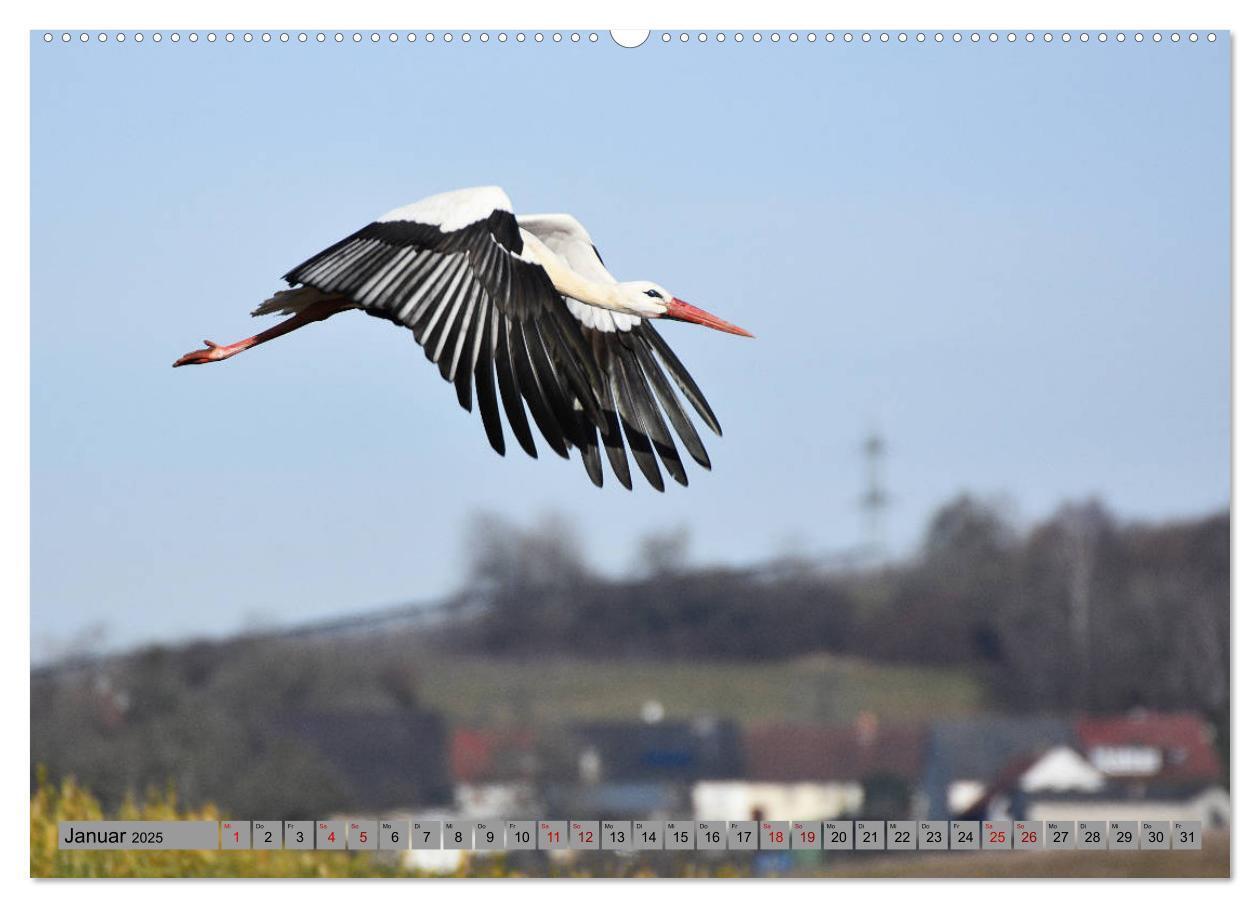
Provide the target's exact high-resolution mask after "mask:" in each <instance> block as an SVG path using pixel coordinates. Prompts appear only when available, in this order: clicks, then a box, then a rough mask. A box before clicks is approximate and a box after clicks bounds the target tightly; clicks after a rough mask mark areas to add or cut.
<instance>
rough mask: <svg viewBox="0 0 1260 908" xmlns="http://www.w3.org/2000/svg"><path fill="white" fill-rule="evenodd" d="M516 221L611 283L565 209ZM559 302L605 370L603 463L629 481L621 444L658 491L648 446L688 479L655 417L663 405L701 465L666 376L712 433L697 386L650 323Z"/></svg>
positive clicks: (697, 444)
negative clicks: (626, 448)
mask: <svg viewBox="0 0 1260 908" xmlns="http://www.w3.org/2000/svg"><path fill="white" fill-rule="evenodd" d="M518 223H519V224H520V227H521V229H522V230H527V231H528V232H529V233H531V234H533V235H534V236H536V237H537V238H538V239H540V240H542V242H543V243H544V244H545V245H546V246H547V248H548V249H550V250H551V251H552V252H554V253H555V254H556V255H557V256H559V257H560V258H561V259H562V260H564V261H565V262H566V263H567V264H568V266H569V267H570V268H572V269H573V270H574V271H576V272H577V273H578V274H580V275H582V276H583V277H585V278H587V279H588V280H592V281H596V282H598V283H606V284H615V283H616V282H617V281H616V278H614V277H613V276H612V274H610V273H609V271H608V269H607V267H606V266H605V265H604V260H603V258H602V257H601V256H600V254H599V250H597V249H596V248H595V244H594V242H592V240H591V237H590V234H588V233H587V232H586V228H584V227H583V226H582V225H581V223H580V222H579V221H578V220H577V218H575V217H573V216H572V215H569V214H538V215H521V217H520V218H519V219H518ZM565 304H566V305H567V306H568V308H569V312H570V313H571V314H572V315H573V317H574V318H575V319H577V320H578V321H579V322H580V323H581V324H582V334H583V335H584V336H585V338H586V340H587V341H588V343H589V344H590V345H591V349H592V351H593V352H594V354H595V360H596V362H597V363H598V364H599V366H600V368H601V370H602V371H603V373H604V380H605V384H604V396H602V397H601V398H600V404H601V406H603V407H604V409H605V410H606V411H607V412H608V417H609V418H608V422H609V427H608V431H607V432H602V440H603V442H604V450H605V451H606V452H607V454H608V462H609V464H610V465H611V466H612V468H613V472H614V473H616V475H617V478H618V479H619V480H620V481H621V484H622V485H624V486H625V487H626V488H630V485H631V481H630V468H629V465H628V464H627V462H626V454H625V446H626V445H627V444H628V445H629V447H630V452H631V454H632V455H633V456H634V459H635V462H636V463H637V464H638V465H639V469H640V470H641V471H642V472H643V475H644V476H645V477H646V478H647V480H648V482H650V483H651V484H652V486H653V487H654V488H657V489H662V488H663V487H664V484H663V482H662V481H661V474H660V470H659V469H658V467H657V463H656V459H655V457H654V456H653V451H655V453H656V455H658V456H659V457H660V458H661V461H662V462H663V463H664V464H665V469H666V470H667V471H668V472H669V474H670V475H671V476H673V477H674V479H675V480H677V481H678V482H679V483H681V484H682V485H686V484H687V473H686V471H685V470H684V468H683V463H682V458H681V457H680V456H679V453H678V449H677V447H676V446H675V444H674V440H673V438H672V437H671V436H670V434H669V429H668V428H667V427H666V425H665V419H664V418H662V412H661V411H662V410H663V411H664V416H665V417H667V418H668V420H669V423H670V425H672V426H673V427H674V431H675V432H676V433H677V434H678V438H679V439H680V440H681V441H682V444H683V447H685V448H686V449H687V452H688V453H689V454H690V455H691V456H692V457H693V458H694V459H695V461H696V462H697V463H698V464H700V465H701V466H703V467H705V468H706V469H708V467H709V455H708V452H707V451H705V449H704V444H703V442H701V440H700V435H699V433H698V432H697V431H696V429H695V426H693V425H692V423H691V420H690V418H689V417H688V416H687V412H686V411H685V410H684V409H683V407H682V405H681V403H680V402H679V400H678V397H677V395H676V394H675V393H674V389H673V387H672V386H671V384H670V379H673V382H674V384H676V385H677V386H678V389H679V390H681V391H682V393H683V396H684V397H686V398H687V400H688V401H690V402H691V405H692V406H693V407H694V408H695V410H696V412H697V413H698V414H699V416H700V418H701V419H702V420H703V421H704V424H705V425H707V426H708V427H709V428H710V429H711V430H712V431H713V432H714V433H715V434H717V435H721V434H722V428H721V426H720V425H718V421H717V417H716V416H715V415H714V413H713V409H712V407H710V406H709V402H708V401H707V400H705V399H704V394H703V393H702V392H701V391H700V387H699V385H697V384H696V381H695V379H693V378H692V377H691V374H690V373H689V372H688V371H687V369H686V368H685V367H684V366H683V364H682V363H681V362H680V361H679V359H678V357H677V356H675V355H674V351H673V350H671V349H670V348H669V346H668V345H667V344H666V343H665V341H664V340H663V339H662V338H661V336H660V335H659V334H658V333H657V332H656V328H655V327H653V325H652V323H651V321H650V320H648V319H645V318H640V317H639V316H635V315H626V314H623V313H620V312H611V311H609V310H607V309H601V308H599V307H597V306H590V305H587V304H586V303H584V302H582V301H580V300H575V299H572V298H569V297H565ZM667 375H668V378H667V377H666V376H667ZM614 413H615V414H616V416H615V417H614V415H613V414H614ZM618 421H619V422H620V423H621V426H622V428H624V430H625V440H624V441H623V439H622V433H621V432H620V431H619V430H618V426H617V423H618ZM592 456H593V457H594V458H595V468H598V463H599V462H598V457H599V452H598V451H588V450H587V449H583V457H584V459H585V460H587V461H588V463H587V470H588V471H590V470H591V464H590V462H589V461H590V459H591V457H592Z"/></svg>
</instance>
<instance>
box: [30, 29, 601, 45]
mask: <svg viewBox="0 0 1260 908" xmlns="http://www.w3.org/2000/svg"><path fill="white" fill-rule="evenodd" d="M43 37H44V43H45V44H51V43H53V42H54V41H58V40H60V41H61V42H62V43H63V44H70V43H71V42H74V41H78V42H79V43H80V44H87V43H89V42H91V41H96V42H97V43H100V44H104V43H106V42H111V41H112V42H116V43H118V44H123V43H126V42H128V41H131V42H133V43H137V44H141V43H144V42H145V41H151V42H153V43H154V44H161V43H162V42H163V41H168V42H170V43H172V44H178V43H179V42H180V41H188V42H190V43H194V44H195V43H196V42H198V41H209V42H210V43H212V44H213V43H215V42H218V41H226V42H227V43H228V44H233V43H235V42H237V41H243V42H244V43H246V44H252V43H253V42H254V41H261V42H262V43H263V44H270V43H271V42H272V41H279V42H280V43H281V44H287V43H288V42H289V41H296V42H297V43H299V44H305V43H306V42H308V41H314V42H315V43H317V44H324V43H333V44H342V43H345V42H350V43H354V44H360V43H363V42H368V43H371V44H381V43H388V44H399V43H408V44H415V43H416V42H417V41H424V42H427V43H429V44H433V43H445V44H453V43H462V44H472V43H474V42H475V43H480V44H490V43H492V42H497V43H499V44H506V43H508V42H509V41H515V42H516V43H517V44H525V43H527V42H532V43H534V44H541V43H543V42H544V41H550V42H552V43H560V42H568V43H570V44H580V43H583V42H588V43H591V44H594V43H595V42H597V41H599V35H598V34H596V33H595V32H545V33H544V32H532V33H526V32H515V33H509V32H276V33H272V32H61V33H60V34H56V33H53V32H44V35H43Z"/></svg>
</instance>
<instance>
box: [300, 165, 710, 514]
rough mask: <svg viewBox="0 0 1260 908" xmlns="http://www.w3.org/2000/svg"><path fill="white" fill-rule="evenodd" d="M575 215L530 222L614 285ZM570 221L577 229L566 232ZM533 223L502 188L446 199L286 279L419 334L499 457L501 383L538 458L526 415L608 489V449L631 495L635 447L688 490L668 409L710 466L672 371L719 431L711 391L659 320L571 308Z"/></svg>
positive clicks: (651, 466) (336, 248)
mask: <svg viewBox="0 0 1260 908" xmlns="http://www.w3.org/2000/svg"><path fill="white" fill-rule="evenodd" d="M563 217H564V218H567V222H565V221H563V220H562V219H559V218H557V217H555V216H543V217H540V218H534V219H530V223H532V224H533V227H536V228H537V229H536V230H535V229H533V228H527V229H529V230H530V232H531V233H534V235H535V236H537V237H538V238H539V239H540V240H542V242H544V243H545V244H546V245H547V247H548V248H550V249H552V250H553V251H555V252H556V254H557V255H558V256H560V257H561V258H562V259H564V260H565V261H567V262H568V263H569V265H570V267H572V268H573V269H574V270H575V271H578V272H579V273H582V274H585V275H587V276H588V277H590V278H591V279H598V280H601V281H604V280H607V281H612V276H611V275H609V274H608V272H607V270H605V269H604V268H603V266H602V264H601V263H599V259H598V254H597V253H595V251H594V248H593V247H592V246H591V245H590V242H589V238H586V240H585V248H586V249H588V250H589V252H588V253H586V255H587V256H589V258H590V259H592V260H593V261H594V263H595V266H597V267H598V269H599V275H598V276H596V275H595V274H593V273H592V266H591V264H590V262H588V261H586V259H585V258H584V255H583V246H582V243H581V242H580V241H578V239H577V237H578V236H579V235H580V236H581V237H585V235H586V231H585V230H583V229H582V227H581V225H580V224H578V223H577V222H576V221H575V220H573V219H572V218H569V217H568V216H567V215H566V216H563ZM570 224H571V226H572V227H575V228H576V232H574V231H572V230H567V229H566V228H568V227H569V226H570ZM523 225H524V219H522V222H520V223H518V219H517V218H516V216H515V215H514V214H513V213H512V206H511V202H510V201H509V199H508V197H507V194H506V193H504V192H503V190H502V189H499V188H498V187H483V188H478V189H465V190H459V191H456V192H449V193H443V194H442V195H437V196H432V197H430V198H428V199H424V200H422V201H420V202H416V203H415V204H412V205H408V206H405V207H403V208H398V209H395V210H394V211H391V212H389V213H387V214H385V215H383V216H382V217H380V218H379V219H377V220H376V221H374V222H372V223H371V224H368V225H367V226H366V227H364V228H363V229H362V230H359V231H358V232H356V233H354V234H351V235H350V236H348V237H346V238H345V239H343V240H341V241H340V242H338V243H335V244H333V245H332V246H330V247H328V248H327V249H325V250H324V251H322V252H320V253H318V254H317V255H315V256H312V257H311V258H309V259H307V260H306V261H305V262H303V263H302V264H300V265H298V266H297V267H296V268H294V269H293V270H292V271H290V272H289V273H288V274H286V275H285V280H286V281H288V282H289V284H290V285H295V284H303V285H306V286H309V287H314V288H316V289H318V290H321V291H324V292H325V293H335V294H338V295H340V296H343V297H345V298H347V299H349V300H352V301H353V302H355V303H356V304H357V305H359V306H360V307H362V308H363V309H364V310H365V311H366V312H367V313H368V314H369V315H374V316H377V317H380V318H386V319H389V320H390V321H392V322H394V323H395V324H397V325H401V326H404V327H406V328H409V329H410V330H411V332H412V334H413V335H414V336H415V339H416V342H417V343H418V344H420V345H421V346H422V347H423V348H424V351H425V355H426V356H428V358H429V359H430V360H431V361H433V362H435V363H437V365H438V368H439V370H440V372H441V374H442V377H443V378H445V379H446V380H447V381H449V382H452V383H453V384H454V386H455V392H456V396H457V398H458V399H459V403H460V405H461V406H463V407H464V409H466V410H469V411H471V410H472V392H473V387H474V385H475V387H476V391H477V404H478V408H479V410H480V412H481V418H482V422H483V424H484V425H485V430H486V437H487V438H488V439H489V441H490V444H491V445H492V446H493V447H494V449H495V450H496V451H498V452H499V453H500V454H503V453H504V452H505V444H504V435H503V429H502V425H501V423H500V420H499V409H498V403H497V402H496V391H495V388H496V380H497V387H498V395H497V397H498V399H500V400H501V401H502V405H503V412H504V414H505V415H506V416H507V420H508V424H509V425H510V426H511V428H512V431H513V434H515V436H516V439H517V441H518V442H519V443H520V445H521V447H522V448H523V449H524V450H525V452H526V453H528V454H529V455H530V456H531V457H536V456H537V449H536V448H535V445H534V439H533V435H532V433H531V431H530V426H529V420H528V418H527V417H526V413H525V410H526V407H528V410H529V413H530V414H531V415H532V416H533V421H534V423H535V425H536V426H537V427H538V430H539V432H541V433H542V435H543V438H544V439H545V440H546V442H547V444H548V445H550V446H551V447H552V448H553V449H554V450H555V451H556V453H557V454H559V455H560V456H561V457H565V458H568V456H569V453H568V452H569V448H571V447H576V448H577V449H578V450H579V451H580V452H581V453H582V460H583V463H584V464H585V466H586V470H587V473H588V474H589V475H590V477H591V480H592V481H593V482H594V483H595V484H596V485H602V484H603V470H602V466H601V461H600V455H599V441H600V439H601V438H602V440H603V443H604V447H605V450H606V451H607V453H608V459H609V462H610V464H611V465H612V467H613V471H614V473H616V475H617V478H618V479H619V480H620V481H621V483H622V484H623V485H625V486H626V488H630V486H631V480H630V471H629V466H628V463H627V458H626V453H625V446H626V445H627V444H628V445H629V447H630V450H631V452H632V454H633V456H634V458H635V460H636V462H637V463H638V464H639V468H640V469H641V470H642V471H643V473H644V475H645V476H646V477H647V479H648V481H649V482H650V483H651V484H652V485H653V486H654V487H655V488H657V489H662V490H663V488H664V484H663V482H662V481H661V475H660V470H659V469H658V467H657V463H656V459H655V457H654V455H653V450H655V451H656V453H657V454H659V455H660V457H661V459H662V460H663V461H664V463H665V466H666V469H667V470H668V471H669V473H670V474H671V475H672V476H674V478H675V479H677V480H678V481H679V482H680V483H682V484H684V485H685V484H686V482H687V477H686V473H685V472H684V470H683V467H682V461H681V459H680V458H679V455H678V452H677V449H676V448H675V447H674V444H673V440H672V439H671V438H670V435H669V432H668V430H667V429H666V428H665V424H664V421H663V420H662V418H661V413H660V410H659V409H658V407H657V399H659V401H660V406H661V407H663V408H664V410H665V412H666V414H668V416H669V419H670V421H671V422H672V423H673V425H674V428H675V430H676V431H677V432H678V433H679V436H680V438H682V440H683V444H684V446H685V447H686V448H687V450H688V451H689V452H690V453H691V454H692V456H693V457H695V458H696V460H697V461H698V462H699V463H701V464H702V465H704V466H706V467H707V466H708V465H709V462H708V456H707V454H706V453H705V450H704V447H703V445H702V444H701V443H700V440H699V436H698V435H697V434H696V432H695V429H694V428H693V427H692V426H691V423H690V422H689V421H688V420H687V417H686V414H685V413H683V411H682V408H681V407H680V406H679V404H678V400H677V398H676V397H675V396H674V394H673V391H672V390H671V389H670V386H669V383H668V381H667V380H666V378H665V374H664V373H666V372H667V373H669V375H670V376H672V378H673V380H674V381H675V382H677V383H678V385H679V387H680V388H681V389H682V391H683V394H684V395H685V396H686V397H687V398H688V399H689V400H690V401H691V402H692V404H693V405H694V406H695V407H696V409H697V411H698V412H699V413H700V415H701V418H702V419H703V420H704V421H705V423H706V424H707V425H708V426H709V427H710V428H711V429H712V430H713V431H714V432H717V433H719V434H720V433H721V430H720V428H719V427H718V424H717V420H716V418H714V416H713V413H712V410H711V409H710V408H709V406H708V404H707V403H706V402H705V400H704V397H703V396H702V395H701V394H700V391H699V388H697V387H696V385H695V382H694V381H693V380H692V379H691V376H690V375H688V374H687V372H686V370H685V369H683V367H682V364H681V363H679V362H678V359H677V357H675V356H674V354H673V353H672V352H671V351H670V350H669V348H668V347H666V346H665V344H664V342H663V341H662V340H661V339H660V336H659V335H658V334H657V333H656V332H655V330H653V329H652V327H651V325H650V324H649V323H648V322H647V321H644V320H641V319H638V318H637V317H634V316H623V315H620V314H614V313H611V312H608V311H607V310H603V309H598V308H596V307H592V306H587V305H586V304H585V303H581V302H579V301H577V300H571V299H566V298H562V297H561V296H560V294H559V293H558V292H557V291H556V288H555V286H554V285H553V284H552V282H551V280H550V279H549V278H548V276H547V273H546V271H545V270H544V268H543V267H542V265H541V264H540V263H539V262H538V261H536V260H535V259H534V257H533V256H531V255H530V253H529V250H528V249H527V248H526V247H525V244H524V242H523V240H522V236H521V229H522V226H523ZM565 243H567V244H569V245H568V247H567V248H565V247H564V244H565ZM557 244H561V248H558V247H557ZM657 357H659V359H660V362H659V364H658V362H657ZM662 367H663V371H662ZM653 391H655V395H656V396H655V397H654V396H653ZM619 423H620V426H622V427H624V430H625V432H624V440H623V435H622V431H621V428H620V427H619V425H618V424H619Z"/></svg>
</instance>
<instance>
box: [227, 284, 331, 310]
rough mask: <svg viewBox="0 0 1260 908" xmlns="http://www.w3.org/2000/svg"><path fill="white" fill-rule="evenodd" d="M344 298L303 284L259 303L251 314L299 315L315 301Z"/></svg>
mask: <svg viewBox="0 0 1260 908" xmlns="http://www.w3.org/2000/svg"><path fill="white" fill-rule="evenodd" d="M336 299H342V296H341V294H339V293H326V292H324V291H323V290H320V289H319V288H317V287H309V286H307V285H305V284H303V285H302V286H301V287H294V288H293V289H292V290H280V291H278V292H277V293H275V294H274V295H272V296H271V297H269V298H268V299H265V300H263V301H262V302H261V303H259V304H258V308H257V309H255V310H254V311H253V312H251V313H250V315H297V314H298V313H299V312H301V311H302V310H303V309H305V308H306V307H307V306H311V305H313V304H315V303H322V302H328V301H331V300H336Z"/></svg>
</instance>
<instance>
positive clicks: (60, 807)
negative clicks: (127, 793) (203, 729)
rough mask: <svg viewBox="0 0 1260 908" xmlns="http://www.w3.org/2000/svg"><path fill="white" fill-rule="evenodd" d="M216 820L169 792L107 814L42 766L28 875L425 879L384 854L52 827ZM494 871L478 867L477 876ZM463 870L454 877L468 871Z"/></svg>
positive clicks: (208, 808)
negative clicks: (72, 835) (173, 843)
mask: <svg viewBox="0 0 1260 908" xmlns="http://www.w3.org/2000/svg"><path fill="white" fill-rule="evenodd" d="M106 819H118V820H218V819H219V814H218V811H217V810H216V809H215V807H214V806H213V805H211V804H206V805H203V806H201V807H199V808H196V809H192V810H181V809H180V808H179V806H178V804H177V801H176V797H175V793H174V791H173V790H167V791H164V792H163V791H156V790H152V791H149V792H148V793H147V794H146V795H145V797H144V798H143V799H142V800H140V801H137V800H135V799H131V798H129V799H128V800H127V802H126V803H125V804H123V805H122V807H121V808H120V809H119V810H118V813H117V815H116V816H112V817H107V816H105V815H104V813H103V811H102V810H101V805H100V802H99V801H97V800H96V798H94V797H93V796H92V794H91V792H89V791H87V790H86V789H84V788H83V787H82V786H80V785H79V784H77V783H76V782H75V780H74V779H72V778H67V779H64V780H62V782H61V783H60V784H54V783H52V782H49V781H48V779H47V777H46V775H45V773H44V772H43V771H42V770H40V771H39V773H38V776H37V784H36V788H35V792H34V794H33V795H32V796H31V876H32V877H233V878H242V877H243V878H255V877H397V876H426V875H427V874H424V873H421V872H418V871H414V870H412V869H410V868H408V867H406V866H404V865H403V864H402V863H401V862H400V861H399V860H398V859H397V856H396V855H393V854H390V853H388V852H337V851H60V850H58V848H57V824H58V823H59V822H62V821H67V820H106ZM487 870H490V874H489V875H494V872H493V869H491V868H487V867H484V866H482V867H479V868H478V873H477V875H478V876H485V875H487ZM467 872H468V870H467V868H465V869H462V870H461V871H460V872H459V873H458V874H457V875H460V876H463V875H465V874H467Z"/></svg>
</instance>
